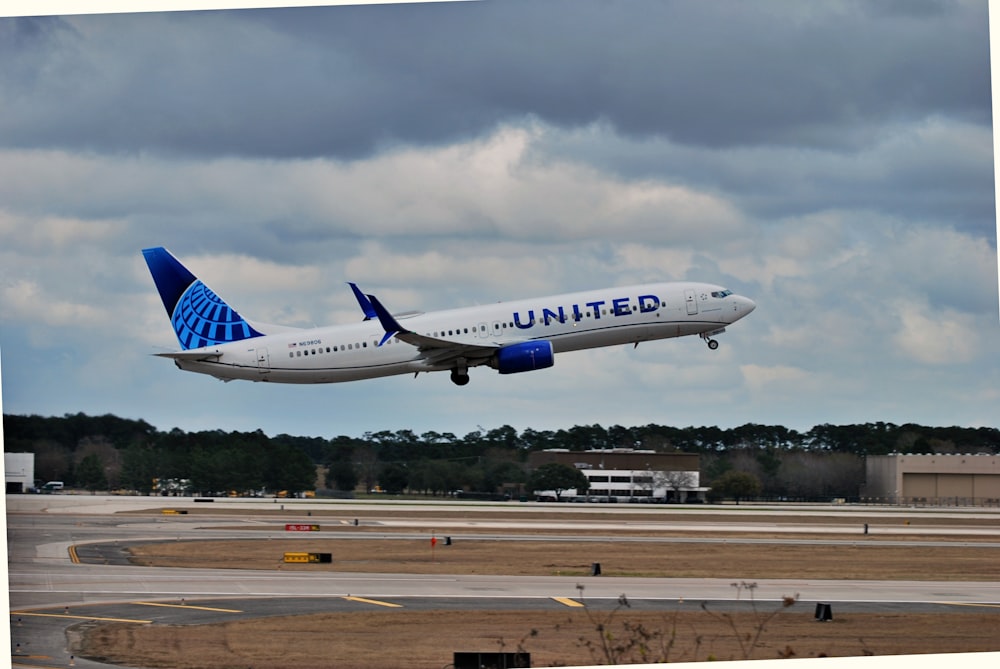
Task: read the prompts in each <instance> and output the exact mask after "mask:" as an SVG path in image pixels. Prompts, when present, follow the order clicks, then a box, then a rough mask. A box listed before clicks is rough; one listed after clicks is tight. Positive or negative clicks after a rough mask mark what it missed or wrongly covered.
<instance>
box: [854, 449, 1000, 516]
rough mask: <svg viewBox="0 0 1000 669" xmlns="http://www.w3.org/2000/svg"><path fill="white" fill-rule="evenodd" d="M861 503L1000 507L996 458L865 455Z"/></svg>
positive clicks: (999, 468) (986, 455)
mask: <svg viewBox="0 0 1000 669" xmlns="http://www.w3.org/2000/svg"><path fill="white" fill-rule="evenodd" d="M865 479H866V480H865V485H864V486H863V487H862V491H861V497H862V501H863V502H873V503H889V504H931V505H940V506H1000V455H993V454H989V453H980V454H976V455H971V454H966V455H953V454H945V455H942V454H931V455H926V454H911V453H906V454H902V453H894V454H891V455H869V456H868V457H867V458H866V460H865Z"/></svg>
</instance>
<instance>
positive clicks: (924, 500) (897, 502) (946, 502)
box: [858, 495, 1000, 508]
mask: <svg viewBox="0 0 1000 669" xmlns="http://www.w3.org/2000/svg"><path fill="white" fill-rule="evenodd" d="M858 501H859V503H860V504H878V505H889V506H926V507H949V506H950V507H958V506H977V507H978V506H981V507H994V508H998V507H1000V498H996V497H958V496H947V497H899V496H896V495H890V496H888V497H861V498H859V500H858Z"/></svg>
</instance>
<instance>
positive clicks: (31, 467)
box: [3, 453, 35, 493]
mask: <svg viewBox="0 0 1000 669" xmlns="http://www.w3.org/2000/svg"><path fill="white" fill-rule="evenodd" d="M3 474H4V481H5V482H6V491H7V492H9V493H20V492H29V491H31V490H34V489H35V454H34V453H4V454H3Z"/></svg>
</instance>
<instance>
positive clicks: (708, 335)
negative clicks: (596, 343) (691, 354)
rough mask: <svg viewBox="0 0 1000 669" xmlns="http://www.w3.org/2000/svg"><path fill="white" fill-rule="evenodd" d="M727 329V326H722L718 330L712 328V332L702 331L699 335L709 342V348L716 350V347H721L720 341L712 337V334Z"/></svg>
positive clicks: (720, 332)
mask: <svg viewBox="0 0 1000 669" xmlns="http://www.w3.org/2000/svg"><path fill="white" fill-rule="evenodd" d="M725 331H726V328H720V329H718V330H712V331H711V332H702V333H701V334H700V335H698V336H699V337H701V338H702V339H704V340H705V343H706V344H708V348H709V349H710V350H712V351H714V350H715V349H717V348H719V342H717V341H715V340H714V339H712V335H717V334H722V333H723V332H725Z"/></svg>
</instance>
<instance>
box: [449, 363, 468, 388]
mask: <svg viewBox="0 0 1000 669" xmlns="http://www.w3.org/2000/svg"><path fill="white" fill-rule="evenodd" d="M451 382H452V383H454V384H455V385H456V386H464V385H466V384H467V383H469V366H468V364H466V362H465V358H461V359H459V361H458V364H456V365H455V367H453V368H452V370H451Z"/></svg>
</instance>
